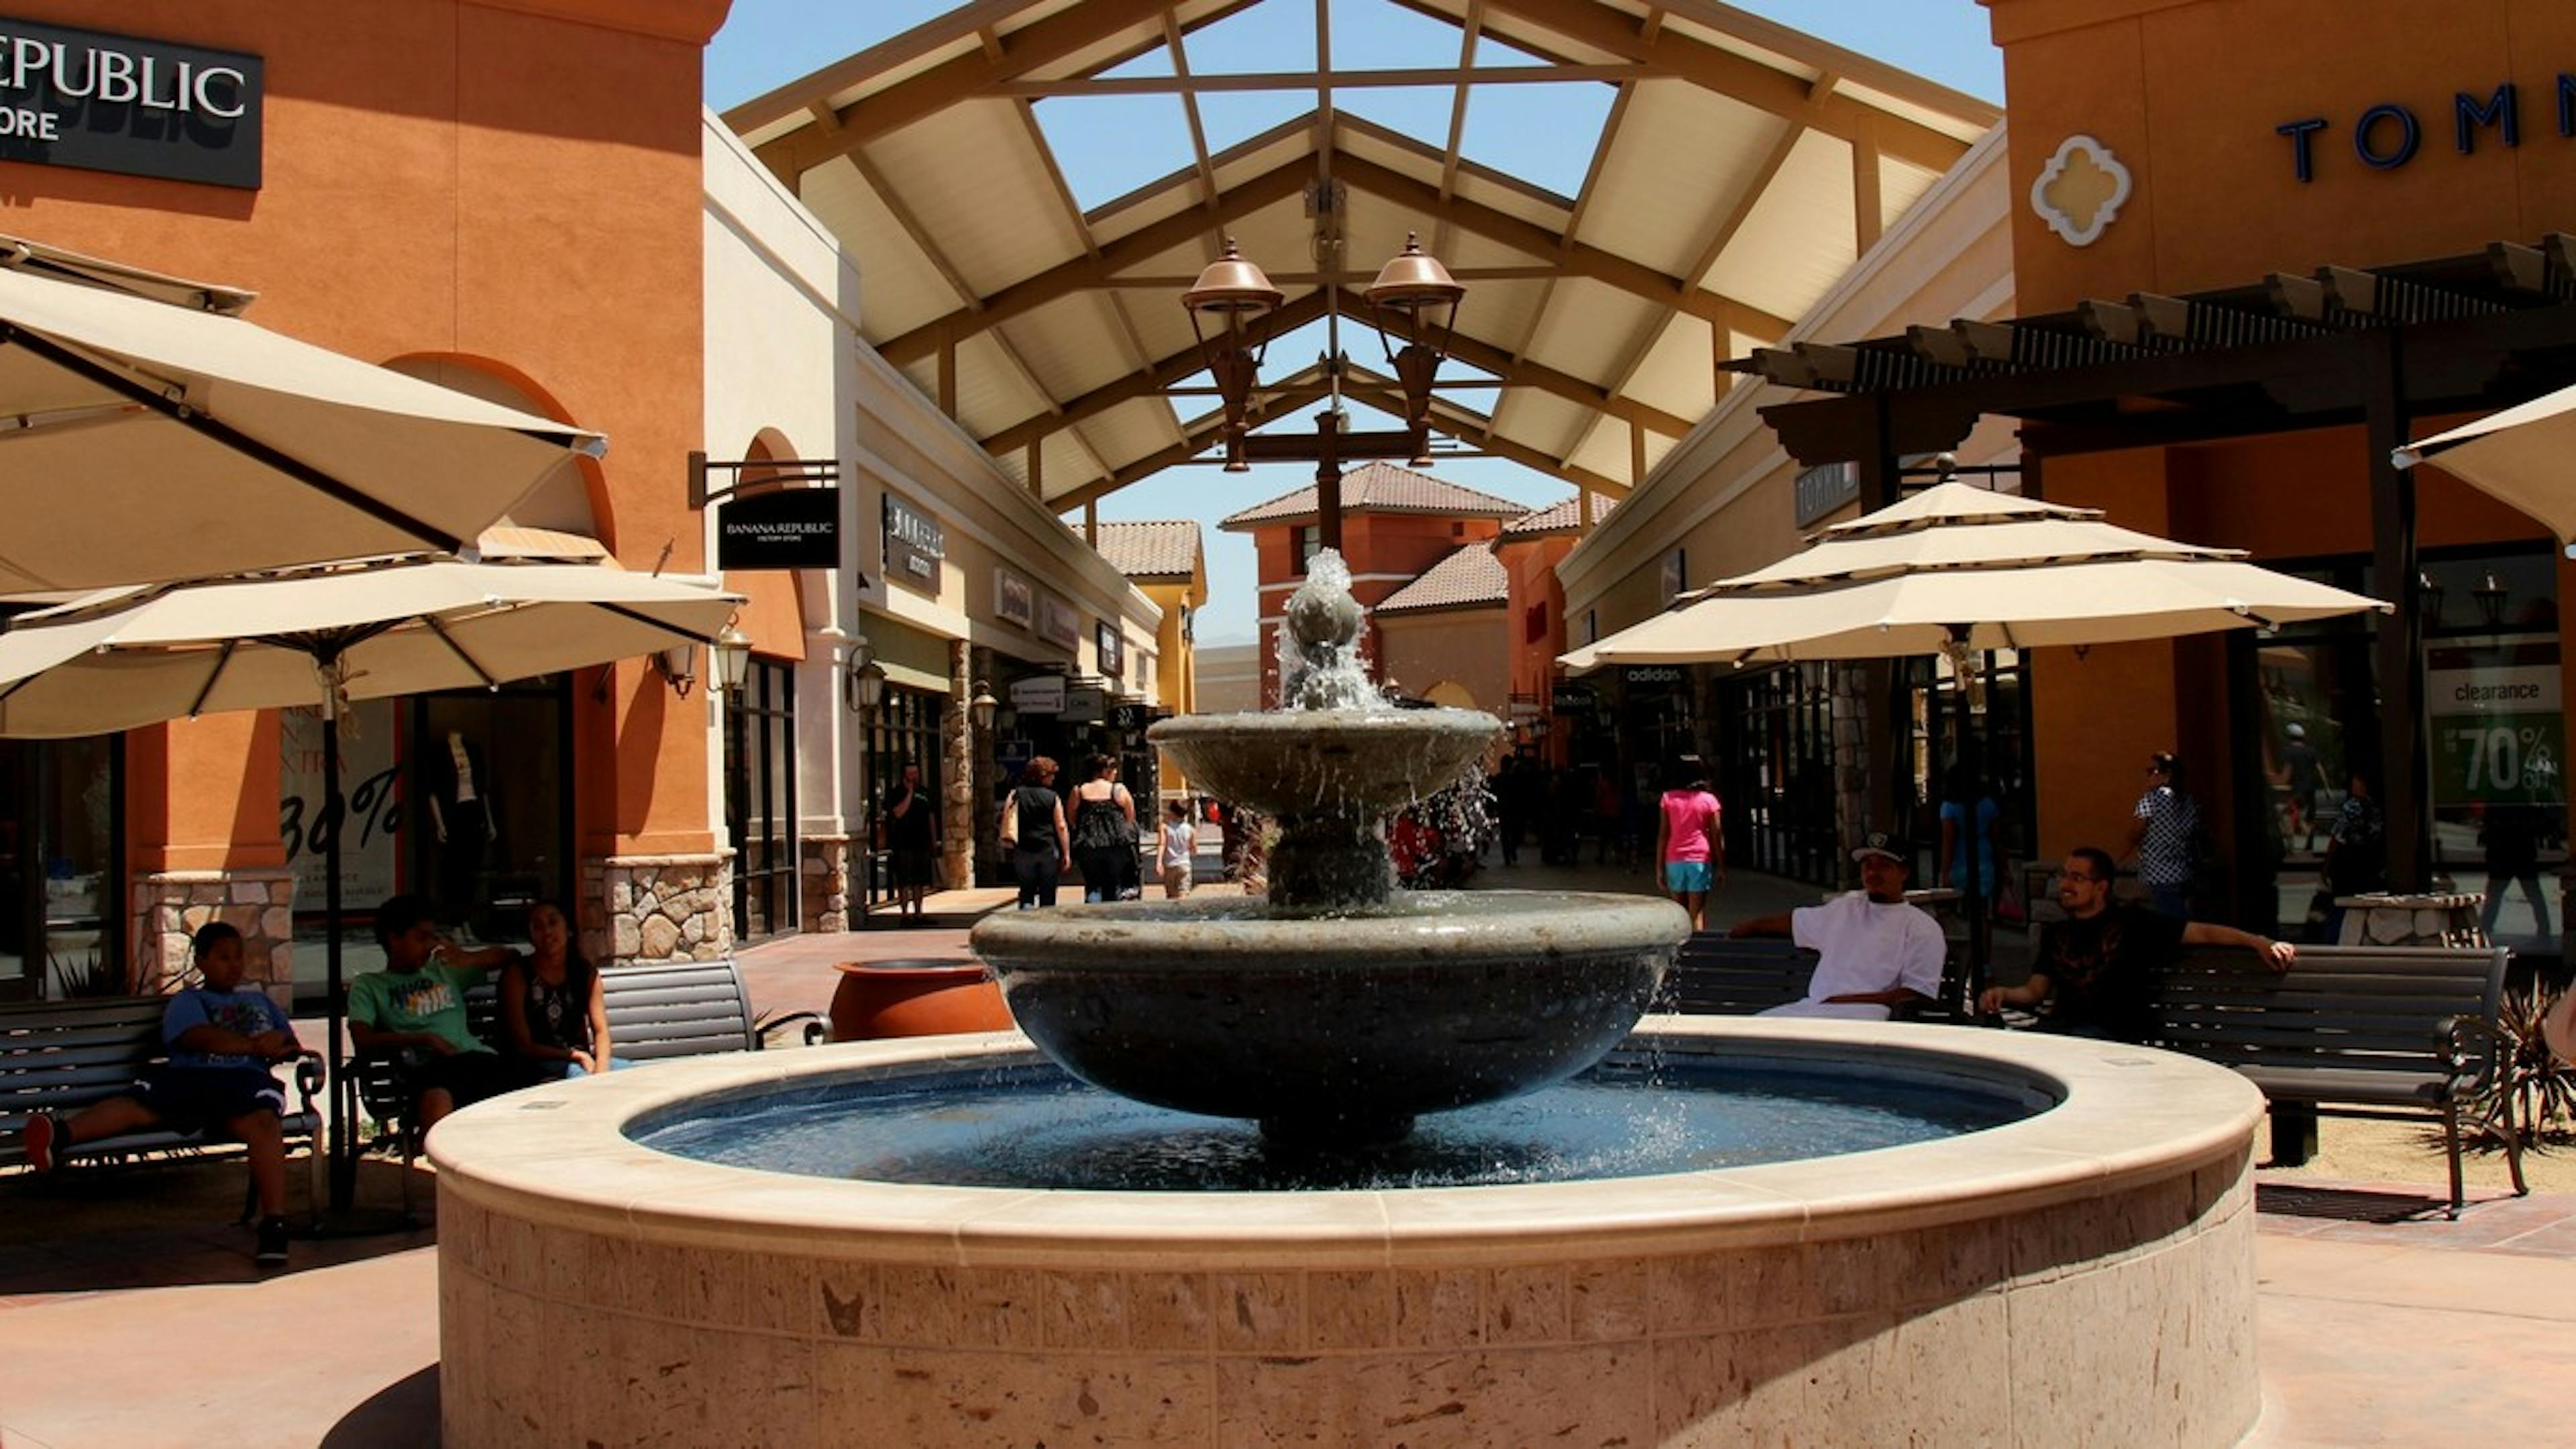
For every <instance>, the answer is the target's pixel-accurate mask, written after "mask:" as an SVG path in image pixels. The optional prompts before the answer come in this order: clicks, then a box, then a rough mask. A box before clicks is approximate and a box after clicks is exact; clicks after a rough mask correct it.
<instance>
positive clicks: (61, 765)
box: [0, 735, 126, 1001]
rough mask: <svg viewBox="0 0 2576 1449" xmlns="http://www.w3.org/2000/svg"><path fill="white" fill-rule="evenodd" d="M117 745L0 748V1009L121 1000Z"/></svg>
mask: <svg viewBox="0 0 2576 1449" xmlns="http://www.w3.org/2000/svg"><path fill="white" fill-rule="evenodd" d="M122 739H123V737H122V736H119V735H92V736H88V737H84V738H81V739H70V740H47V741H43V742H33V741H29V742H20V741H15V740H0V1001H14V1000H25V999H28V998H31V997H37V998H57V999H58V998H62V997H69V996H102V995H104V996H117V995H123V994H124V992H125V989H126V982H125V953H124V950H123V946H122V943H123V941H124V937H125V933H124V931H122V930H121V929H119V924H120V922H121V919H122V901H123V893H122V892H121V891H120V890H119V889H118V879H119V876H118V865H117V863H118V862H119V861H120V860H122V859H123V858H124V839H123V831H122V829H121V822H122V821H123V818H124V814H125V811H124V783H125V772H124V751H123V750H122V749H121V748H120V744H121V742H122Z"/></svg>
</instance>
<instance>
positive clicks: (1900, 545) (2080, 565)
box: [1559, 482, 2390, 931]
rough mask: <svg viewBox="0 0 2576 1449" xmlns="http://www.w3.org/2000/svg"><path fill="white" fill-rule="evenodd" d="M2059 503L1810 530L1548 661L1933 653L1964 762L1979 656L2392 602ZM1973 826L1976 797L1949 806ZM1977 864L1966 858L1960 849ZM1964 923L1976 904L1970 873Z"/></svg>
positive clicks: (1919, 507) (1986, 505) (1944, 510)
mask: <svg viewBox="0 0 2576 1449" xmlns="http://www.w3.org/2000/svg"><path fill="white" fill-rule="evenodd" d="M2244 559H2245V555H2244V554H2243V553H2242V552H2241V551H2239V550H2235V549H2218V548H2202V547H2199V546H2197V545H2194V544H2187V543H2176V542H2174V541H2173V540H2171V539H2165V538H2158V537H2156V536H2154V535H2152V534H2145V533H2138V532H2135V531H2133V530H2130V529H2125V528H2121V527H2118V526H2117V525H2114V524H2110V523H2105V522H2103V521H2102V514H2101V511H2100V510H2099V509H2091V508H2069V507H2065V506H2063V505H2060V504H2053V503H2045V502H2041V501H2040V500H2038V499H2033V498H2022V497H2018V496H2016V495H2013V494H2008V493H1996V492H1993V491H1991V490H1988V489H1983V488H1978V487H1975V486H1973V485H1970V484H1966V483H1959V482H1944V483H1938V484H1935V485H1934V486H1932V487H1930V488H1927V489H1925V490H1923V491H1922V492H1921V493H1918V494H1915V495H1914V496H1913V497H1910V498H1906V499H1903V500H1900V501H1899V502H1897V503H1894V504H1892V505H1890V506H1888V507H1886V508H1882V509H1879V510H1878V511H1876V512H1874V513H1869V514H1865V515H1863V516H1862V517H1860V518H1856V519H1854V520H1852V521H1851V522H1849V523H1843V524H1838V525H1836V526H1834V527H1832V528H1828V529H1826V530H1825V531H1824V532H1823V533H1820V534H1818V535H1817V536H1816V538H1815V540H1814V542H1813V543H1812V544H1811V546H1809V547H1808V548H1807V549H1805V550H1804V551H1802V552H1799V553H1796V554H1792V555H1790V556H1789V557H1788V558H1785V559H1782V560H1780V561H1779V562H1778V563H1775V564H1772V565H1770V566H1769V567H1767V568H1762V569H1757V570H1755V571H1753V572H1752V573H1748V574H1741V575H1738V576H1737V577H1735V578H1731V579H1725V580H1722V581H1720V582H1718V583H1715V584H1712V585H1710V586H1709V587H1707V588H1705V589H1701V590H1698V591H1696V592H1694V593H1689V594H1684V595H1683V596H1681V598H1679V599H1677V600H1675V601H1674V607H1673V608H1672V609H1670V610H1668V611H1666V612H1665V613H1662V614H1659V615H1657V616H1655V617H1654V618H1652V619H1648V620H1646V621H1644V622H1642V623H1639V624H1636V625H1633V626H1631V627H1629V628H1626V629H1623V630H1621V631H1619V632H1618V633H1616V634H1613V635H1611V636H1610V637H1608V638H1606V639H1602V640H1599V641H1597V642H1595V643H1593V644H1589V645H1586V646H1584V647H1583V648H1581V649H1577V650H1574V651H1573V652H1571V653H1568V654H1566V655H1563V656H1561V657H1560V659H1559V662H1560V663H1562V664H1564V665H1565V666H1566V667H1567V668H1568V669H1571V670H1573V671H1575V672H1576V673H1582V672H1585V671H1588V670H1592V669H1598V668H1601V667H1603V666H1606V665H1611V664H1683V663H1694V664H1695V663H1714V662H1724V663H1731V664H1743V663H1752V662H1756V661H1772V660H1783V661H1785V660H1804V659H1816V660H1832V659H1887V658H1896V657H1901V656H1905V655H1913V654H1941V655H1945V656H1947V657H1948V658H1949V660H1950V663H1951V668H1952V669H1953V671H1954V672H1955V673H1956V675H1957V677H1958V678H1959V679H1960V681H1961V682H1962V683H1963V685H1965V686H1966V687H1964V688H1960V689H1958V690H1955V691H1953V700H1954V707H1955V709H1956V711H1957V725H1956V727H1955V728H1956V734H1957V738H1958V742H1959V748H1960V750H1961V752H1962V758H1963V759H1967V758H1970V756H1969V755H1968V753H1967V752H1968V751H1971V750H1973V749H1974V748H1975V744H1976V737H1975V734H1974V731H1973V729H1972V726H1971V714H1972V700H1971V695H1972V693H1973V691H1974V689H1975V687H1976V660H1977V657H1978V655H1979V654H1980V653H1982V652H1983V651H1986V650H1990V649H2028V648H2035V647H2041V646H2046V645H2061V644H2063V645H2074V644H2110V643H2119V642H2124V641H2128V640H2136V639H2162V638H2170V637H2173V636H2175V635H2180V634H2200V633H2210V632H2214V631H2217V630H2222V629H2250V628H2268V627H2273V626H2277V625H2280V624H2287V623H2294V622H2298V621H2301V620H2306V619H2321V618H2330V617H2334V616H2337V615H2342V614H2352V613H2359V612H2362V611H2364V610H2369V609H2377V610H2380V611H2382V612H2387V611H2388V610H2389V608H2390V606H2389V605H2387V604H2383V603H2381V602H2379V601H2378V600H2376V599H2371V598H2366V597H2364V596H2362V595H2360V594H2354V593H2347V592H2345V591H2344V590H2341V589H2336V588H2330V587H2328V586H2326V585H2324V584H2317V583H2311V582H2309V581H2308V580H2306V579H2301V578H2294V577H2292V576H2290V575H2288V574H2280V573H2274V572H2273V571H2271V570H2269V569H2265V568H2259V567H2257V566H2255V565H2253V564H2250V563H2247V562H2245V561H2244ZM1960 803H1961V804H1962V806H1963V807H1964V808H1966V809H1967V811H1968V812H1969V815H1968V818H1970V819H1974V818H1975V815H1974V812H1975V802H1974V801H1972V800H1970V801H1961V802H1960ZM1965 859H1966V861H1967V862H1968V869H1969V870H1970V871H1975V870H1976V869H1977V864H1976V861H1977V852H1976V851H1975V850H1973V849H1970V850H1968V851H1966V852H1965ZM1969 885H1970V889H1969V891H1968V895H1967V902H1968V910H1969V916H1970V928H1971V930H1972V931H1973V930H1974V928H1975V917H1976V914H1977V912H1978V910H1979V908H1980V906H1981V904H1982V900H1983V890H1982V885H1983V883H1982V882H1980V881H1977V880H1974V879H1972V880H1971V881H1970V882H1969Z"/></svg>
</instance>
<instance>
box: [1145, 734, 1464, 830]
mask: <svg viewBox="0 0 2576 1449" xmlns="http://www.w3.org/2000/svg"><path fill="white" fill-rule="evenodd" d="M1502 733H1503V726H1502V722H1501V721H1500V720H1497V719H1495V718H1494V717H1493V716H1492V715H1490V714H1487V713H1485V712H1484V711H1482V710H1474V709H1404V710H1396V709H1390V710H1343V709H1311V710H1281V711H1277V712H1274V713H1267V714H1204V715H1183V716H1181V717H1179V718H1177V719H1167V720H1164V721H1162V722H1161V723H1159V724H1157V725H1155V726H1154V727H1153V728H1152V729H1150V730H1148V731H1146V734H1145V737H1146V738H1147V739H1149V740H1151V741H1152V742H1153V743H1154V744H1156V745H1157V746H1160V747H1161V748H1162V750H1163V751H1164V752H1165V753H1166V754H1168V755H1170V756H1171V757H1172V758H1173V759H1174V760H1175V761H1176V762H1178V763H1179V765H1180V767H1181V770H1182V773H1184V774H1186V775H1187V776H1189V778H1190V782H1191V784H1192V786H1193V788H1196V789H1200V790H1204V791H1206V792H1208V793H1210V794H1213V795H1216V796H1218V797H1220V798H1223V799H1227V800H1233V801H1236V802H1238V803H1240V804H1244V805H1248V806H1250V807H1252V808H1253V809H1254V810H1257V811H1260V812H1261V813H1262V814H1265V815H1269V816H1273V817H1280V818H1294V817H1296V816H1300V815H1306V814H1312V813H1317V812H1319V811H1321V812H1324V813H1330V814H1365V815H1369V816H1372V817H1374V816H1378V815H1385V814H1389V813H1392V812H1393V811H1396V810H1399V809H1401V808H1403V807H1404V806H1405V805H1407V804H1410V803H1411V802H1413V801H1415V800H1418V799H1420V798H1422V797H1423V796H1425V795H1429V794H1432V793H1434V792H1436V791H1438V790H1441V789H1444V788H1446V787H1447V786H1449V785H1451V784H1453V783H1455V782H1456V781H1457V779H1458V777H1459V776H1460V775H1461V774H1462V773H1464V772H1465V771H1466V770H1467V769H1468V768H1469V767H1470V766H1472V765H1473V764H1475V763H1476V761H1477V760H1479V759H1481V758H1482V757H1483V756H1484V754H1485V752H1486V751H1487V750H1489V749H1491V748H1493V745H1494V742H1495V741H1496V740H1498V739H1500V738H1501V737H1502Z"/></svg>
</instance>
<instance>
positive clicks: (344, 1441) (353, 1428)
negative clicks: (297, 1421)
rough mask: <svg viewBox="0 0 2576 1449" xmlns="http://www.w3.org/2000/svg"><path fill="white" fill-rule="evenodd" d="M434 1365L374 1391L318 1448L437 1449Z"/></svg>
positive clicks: (435, 1368) (436, 1372)
mask: <svg viewBox="0 0 2576 1449" xmlns="http://www.w3.org/2000/svg"><path fill="white" fill-rule="evenodd" d="M438 1437H439V1436H438V1365H436V1364H431V1365H430V1366H429V1367H427V1368H425V1369H422V1370H421V1371H420V1372H418V1373H416V1374H412V1375H411V1376H409V1377H407V1378H403V1379H398V1380H396V1381H395V1382H393V1383H390V1384H387V1385H386V1386H385V1387H383V1388H381V1389H378V1390H377V1391H376V1392H375V1393H373V1394H371V1395H369V1396H368V1397H367V1401H366V1402H365V1403H362V1404H360V1405H358V1407H356V1408H354V1409H351V1410H350V1411H349V1412H348V1413H347V1414H346V1415H345V1416H343V1417H342V1418H341V1420H340V1422H339V1423H336V1424H334V1425H332V1426H331V1432H330V1433H328V1434H325V1435H323V1436H322V1449H437V1444H438Z"/></svg>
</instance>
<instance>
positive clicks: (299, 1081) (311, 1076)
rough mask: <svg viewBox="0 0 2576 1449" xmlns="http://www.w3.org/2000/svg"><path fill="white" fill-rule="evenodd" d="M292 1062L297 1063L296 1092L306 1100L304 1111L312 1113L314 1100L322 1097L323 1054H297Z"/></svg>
mask: <svg viewBox="0 0 2576 1449" xmlns="http://www.w3.org/2000/svg"><path fill="white" fill-rule="evenodd" d="M291 1060H293V1061H294V1063H295V1090H296V1092H297V1094H298V1095H300V1096H302V1097H303V1098H304V1110H305V1111H307V1112H310V1111H312V1110H313V1099H314V1098H316V1097H319V1096H321V1095H322V1076H323V1073H322V1054H321V1053H320V1052H297V1053H296V1054H295V1055H294V1057H293V1058H292V1059H291Z"/></svg>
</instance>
